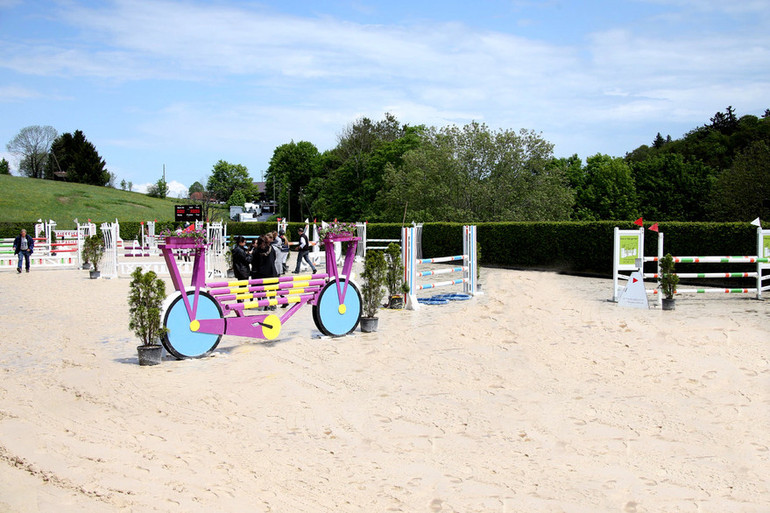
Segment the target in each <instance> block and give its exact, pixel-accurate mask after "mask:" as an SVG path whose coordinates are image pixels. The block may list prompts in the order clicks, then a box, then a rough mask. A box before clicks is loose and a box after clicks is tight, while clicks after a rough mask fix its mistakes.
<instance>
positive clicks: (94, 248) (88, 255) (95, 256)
mask: <svg viewBox="0 0 770 513" xmlns="http://www.w3.org/2000/svg"><path fill="white" fill-rule="evenodd" d="M103 256H104V239H103V238H102V236H101V235H91V236H90V237H87V238H86V240H85V241H84V242H83V261H84V262H90V263H91V266H92V267H93V268H92V269H91V273H90V276H91V279H92V280H93V279H96V278H98V277H99V276H100V275H101V273H100V272H99V263H100V262H101V261H102V257H103Z"/></svg>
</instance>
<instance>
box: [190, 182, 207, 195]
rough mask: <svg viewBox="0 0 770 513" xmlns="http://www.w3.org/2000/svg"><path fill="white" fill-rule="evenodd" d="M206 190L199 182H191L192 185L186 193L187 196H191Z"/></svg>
mask: <svg viewBox="0 0 770 513" xmlns="http://www.w3.org/2000/svg"><path fill="white" fill-rule="evenodd" d="M204 190H206V189H205V188H204V187H203V185H202V184H201V183H200V182H193V184H192V185H191V186H190V187H189V189H187V192H188V193H189V195H192V194H193V193H194V192H203V191H204Z"/></svg>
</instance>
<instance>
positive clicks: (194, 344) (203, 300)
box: [161, 290, 223, 359]
mask: <svg viewBox="0 0 770 513" xmlns="http://www.w3.org/2000/svg"><path fill="white" fill-rule="evenodd" d="M186 293H187V300H188V301H189V302H190V305H192V304H193V301H194V300H195V291H194V290H188V291H186ZM163 311H164V313H163V314H162V316H163V327H164V328H166V329H167V330H168V331H167V332H166V334H165V335H163V338H161V342H162V343H163V347H165V348H166V351H168V352H169V353H170V354H172V355H174V356H176V357H177V358H179V359H185V358H202V357H204V356H206V355H208V354H210V353H211V352H212V351H213V350H214V349H215V348H216V347H217V345H219V341H220V340H221V339H222V334H216V333H201V332H197V331H192V330H191V329H190V321H191V320H192V319H190V316H189V315H188V314H187V308H185V306H184V300H183V299H182V293H181V292H176V293H174V294H172V295H171V296H169V297H168V299H166V303H165V304H164V310H163ZM196 317H197V318H198V319H197V320H201V319H221V318H222V317H223V315H222V308H221V307H220V306H219V303H217V301H216V299H214V297H213V296H212V295H211V294H209V293H208V292H204V291H201V292H200V293H199V294H198V310H197V312H196Z"/></svg>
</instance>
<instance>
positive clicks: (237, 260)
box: [233, 235, 251, 280]
mask: <svg viewBox="0 0 770 513" xmlns="http://www.w3.org/2000/svg"><path fill="white" fill-rule="evenodd" d="M250 266H251V252H250V251H249V250H247V249H246V239H244V238H243V236H241V235H239V236H238V237H236V238H235V247H234V248H233V272H234V273H235V278H236V279H238V280H248V279H249V268H250Z"/></svg>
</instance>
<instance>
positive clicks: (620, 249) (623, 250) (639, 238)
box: [613, 227, 770, 304]
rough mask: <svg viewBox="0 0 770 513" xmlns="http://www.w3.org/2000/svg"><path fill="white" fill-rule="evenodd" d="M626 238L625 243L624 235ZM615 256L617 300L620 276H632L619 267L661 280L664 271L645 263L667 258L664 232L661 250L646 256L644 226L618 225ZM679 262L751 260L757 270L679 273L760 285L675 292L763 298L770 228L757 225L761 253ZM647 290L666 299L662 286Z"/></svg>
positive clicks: (683, 258) (769, 258) (680, 258)
mask: <svg viewBox="0 0 770 513" xmlns="http://www.w3.org/2000/svg"><path fill="white" fill-rule="evenodd" d="M624 238H625V245H624V243H623V241H622V239H624ZM613 251H614V256H613V275H614V276H613V291H614V292H613V294H614V295H613V300H614V301H617V298H618V291H619V290H620V289H619V288H618V279H628V275H623V274H620V272H619V271H638V272H642V278H643V279H647V278H649V279H654V280H657V281H658V282H659V280H660V278H661V276H660V272H654V273H645V272H643V264H644V263H645V262H654V263H656V264H659V262H660V261H661V259H662V258H663V253H664V251H663V233H662V232H658V254H657V256H647V257H645V256H644V228H640V229H639V230H620V229H618V228H615V245H614V249H613ZM673 260H674V263H675V264H728V265H731V264H738V265H740V264H744V265H746V264H750V265H754V266H756V271H749V272H697V273H682V272H676V273H674V274H676V276H678V277H679V278H683V279H726V278H727V279H731V278H753V279H755V280H756V287H741V288H737V287H736V288H720V287H710V288H677V289H676V292H675V294H676V295H682V294H755V295H756V298H757V299H762V292H765V291H768V290H770V284H766V282H770V273H768V271H770V230H763V229H762V228H761V227H758V228H757V254H756V255H739V256H724V255H715V256H674V257H673ZM647 294H648V295H651V296H655V297H657V298H658V303H659V304H660V301H661V299H662V294H660V293H659V290H658V289H647Z"/></svg>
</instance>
